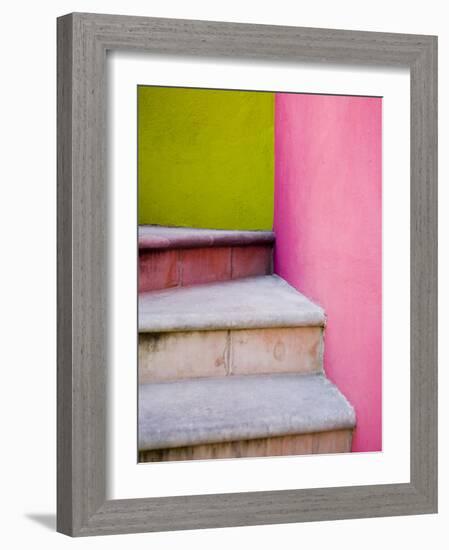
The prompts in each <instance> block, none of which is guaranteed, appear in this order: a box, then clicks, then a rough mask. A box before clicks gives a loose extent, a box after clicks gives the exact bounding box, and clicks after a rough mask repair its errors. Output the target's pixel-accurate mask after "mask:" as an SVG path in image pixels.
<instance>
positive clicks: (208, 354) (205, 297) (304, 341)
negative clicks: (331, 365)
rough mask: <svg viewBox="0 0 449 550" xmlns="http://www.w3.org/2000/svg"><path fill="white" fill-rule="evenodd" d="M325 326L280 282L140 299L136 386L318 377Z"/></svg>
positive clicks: (316, 311) (315, 310) (318, 313)
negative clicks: (253, 377) (237, 378)
mask: <svg viewBox="0 0 449 550" xmlns="http://www.w3.org/2000/svg"><path fill="white" fill-rule="evenodd" d="M324 321H325V318H324V312H323V310H322V309H321V308H319V307H318V306H316V305H315V304H313V303H312V302H310V300H307V298H305V297H304V296H302V295H301V294H300V293H299V292H297V291H296V290H295V289H294V288H292V287H291V286H289V285H288V284H287V283H285V281H283V280H282V279H280V278H279V277H277V276H270V277H257V278H254V279H245V280H240V281H228V282H225V283H215V284H210V285H203V286H196V287H189V288H179V289H171V290H165V291H159V292H151V293H147V294H141V295H140V299H139V330H140V334H139V383H141V384H145V383H149V382H157V381H163V380H166V381H167V380H179V379H184V378H197V377H223V376H229V375H243V374H267V373H288V372H290V373H303V374H306V373H313V372H322V370H323V325H324Z"/></svg>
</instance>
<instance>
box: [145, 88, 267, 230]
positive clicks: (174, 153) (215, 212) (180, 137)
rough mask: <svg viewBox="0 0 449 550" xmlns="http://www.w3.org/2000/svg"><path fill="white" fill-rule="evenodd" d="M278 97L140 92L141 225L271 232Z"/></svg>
mask: <svg viewBox="0 0 449 550" xmlns="http://www.w3.org/2000/svg"><path fill="white" fill-rule="evenodd" d="M273 107H274V94H272V93H263V92H240V91H229V90H228V91H226V90H204V89H199V90H195V89H189V88H166V87H151V86H139V87H138V183H139V223H140V224H158V225H175V226H189V227H207V228H216V229H272V224H273V186H274V112H273Z"/></svg>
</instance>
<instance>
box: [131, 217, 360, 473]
mask: <svg viewBox="0 0 449 550" xmlns="http://www.w3.org/2000/svg"><path fill="white" fill-rule="evenodd" d="M273 245H274V234H273V233H272V232H262V231H220V230H205V229H184V228H168V227H157V226H141V227H140V228H139V461H140V462H148V461H161V460H187V459H206V458H232V457H243V456H245V457H249V456H275V455H296V454H310V453H335V452H349V451H350V450H351V440H352V431H353V428H354V426H355V414H354V410H353V408H352V406H351V405H350V404H349V403H348V401H347V400H346V399H345V397H344V396H343V395H342V394H341V393H340V392H339V390H338V389H337V388H336V386H334V385H333V384H332V383H331V382H330V381H329V380H328V379H327V378H326V376H325V374H324V370H323V346H324V326H325V321H326V318H325V313H324V311H323V309H322V308H320V307H319V306H317V305H315V304H314V303H312V302H311V301H310V300H308V299H307V298H306V297H305V296H303V295H302V294H300V293H299V292H298V291H296V290H295V289H294V288H292V287H291V286H290V285H288V284H287V283H286V282H285V281H284V280H283V279H281V278H280V277H278V276H276V275H273V274H272V252H273Z"/></svg>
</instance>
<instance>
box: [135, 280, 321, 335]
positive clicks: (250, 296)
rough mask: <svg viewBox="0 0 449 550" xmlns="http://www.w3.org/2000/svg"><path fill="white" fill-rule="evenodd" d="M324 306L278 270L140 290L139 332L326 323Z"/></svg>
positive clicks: (317, 324)
mask: <svg viewBox="0 0 449 550" xmlns="http://www.w3.org/2000/svg"><path fill="white" fill-rule="evenodd" d="M325 320H326V319H325V314H324V310H323V309H322V308H321V307H319V306H317V305H316V304H314V303H313V302H311V301H310V300H309V299H308V298H306V297H305V296H303V295H302V294H301V293H300V292H298V291H297V290H296V289H294V288H293V287H292V286H290V285H289V284H288V283H287V282H286V281H284V280H283V279H281V278H280V277H278V276H276V275H268V276H262V277H248V278H246V279H236V280H232V281H223V282H220V283H211V284H205V285H196V286H190V287H181V288H172V289H165V290H156V291H151V292H144V293H140V294H139V332H174V331H190V330H226V329H247V328H270V327H271V328H272V327H296V326H324V324H325Z"/></svg>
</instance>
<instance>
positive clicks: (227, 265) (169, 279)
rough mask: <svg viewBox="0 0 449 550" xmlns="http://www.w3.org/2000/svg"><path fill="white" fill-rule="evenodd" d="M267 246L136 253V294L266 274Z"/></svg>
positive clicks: (269, 264) (269, 253)
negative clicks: (137, 283)
mask: <svg viewBox="0 0 449 550" xmlns="http://www.w3.org/2000/svg"><path fill="white" fill-rule="evenodd" d="M272 255H273V252H272V247H271V245H251V246H234V247H227V246H222V247H204V248H185V249H164V250H148V249H147V250H140V251H139V292H147V291H151V290H161V289H164V288H173V287H179V286H189V285H196V284H205V283H214V282H219V281H228V280H231V279H240V278H244V277H254V276H258V275H270V274H271V273H272Z"/></svg>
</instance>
